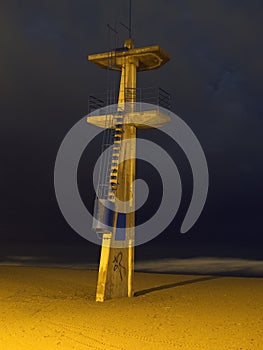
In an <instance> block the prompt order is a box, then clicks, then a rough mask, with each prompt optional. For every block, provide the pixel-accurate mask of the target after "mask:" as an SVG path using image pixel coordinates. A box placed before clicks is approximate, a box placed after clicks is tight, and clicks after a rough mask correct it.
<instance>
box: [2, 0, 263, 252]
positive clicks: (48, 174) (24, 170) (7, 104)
mask: <svg viewBox="0 0 263 350" xmlns="http://www.w3.org/2000/svg"><path fill="white" fill-rule="evenodd" d="M133 7H134V11H133V32H134V38H135V45H136V46H138V47H139V46H147V45H154V44H158V45H160V46H161V47H162V48H163V49H165V50H166V51H167V52H168V53H169V54H170V56H171V61H170V62H169V63H168V64H166V65H165V66H164V67H162V68H161V69H160V70H156V71H152V72H144V73H140V76H139V78H138V79H139V84H140V86H161V87H163V88H164V89H165V90H168V91H169V92H170V93H171V95H172V100H173V111H174V113H176V114H178V115H179V116H180V117H181V118H182V119H183V120H184V121H185V122H186V123H187V124H188V125H189V126H190V127H191V128H192V130H193V131H194V133H195V134H196V136H197V137H198V139H199V141H200V143H201V145H202V147H203V149H204V152H205V154H206V157H207V162H208V167H209V174H210V187H209V194H208V199H207V202H206V206H205V208H204V211H203V213H202V215H201V217H200V218H199V220H198V222H197V223H196V225H195V226H194V227H193V228H192V229H191V230H190V231H189V233H187V234H186V235H183V236H182V235H180V233H179V229H180V224H181V222H182V219H183V215H184V213H185V211H186V210H187V205H188V204H189V199H190V195H191V189H192V188H191V186H192V185H191V174H190V168H189V166H188V165H187V161H186V159H185V158H184V155H183V154H182V152H181V150H180V149H179V147H177V146H176V145H175V144H173V143H172V142H170V141H169V140H166V141H165V142H164V143H165V147H166V148H167V149H168V150H169V151H170V153H171V154H172V155H173V157H174V159H176V160H177V165H178V168H179V170H180V167H181V170H180V173H181V177H182V181H183V193H184V196H183V201H182V206H181V208H180V210H179V213H178V215H177V217H176V218H175V220H174V222H173V223H172V224H171V225H170V226H169V227H168V228H167V230H166V231H165V232H164V233H163V234H162V235H161V236H159V237H158V238H157V239H156V240H155V242H152V243H151V244H152V245H154V244H155V245H162V246H173V247H174V250H176V247H180V246H183V247H184V249H187V247H189V249H190V250H193V249H194V247H200V246H202V247H203V246H204V247H209V248H207V251H205V249H204V251H202V253H204V254H209V253H210V252H211V250H209V249H212V248H213V247H214V248H213V249H214V250H216V248H217V249H221V252H219V253H218V251H217V253H218V254H221V255H231V254H233V255H235V254H236V255H238V252H235V249H236V247H243V248H242V249H243V250H242V251H243V252H244V251H245V250H246V249H248V250H249V251H250V252H251V251H253V250H254V251H255V252H260V251H262V249H261V248H262V243H263V234H262V233H263V230H262V195H263V182H262V179H263V165H262V151H263V138H262V130H263V117H262V115H263V113H262V112H263V108H262V77H263V45H262V43H263V41H262V23H263V18H262V17H263V16H262V14H263V3H262V1H260V0H253V1H249V0H246V1H245V0H238V1H237V0H220V1H219V0H217V1H216V0H200V1H196V0H191V1H190V0H189V1H179V0H178V1H169V0H166V1H164V0H163V1H156V0H143V1H139V0H134V5H133ZM0 18H1V19H0V27H1V30H0V38H1V49H0V52H1V54H0V63H1V64H0V69H1V84H0V89H1V103H0V110H1V119H0V120H1V127H0V133H1V135H0V140H1V147H0V156H1V158H0V159H1V173H0V174H1V182H0V193H1V199H0V206H1V207H0V209H1V222H0V244H1V243H2V244H7V243H8V244H9V245H14V246H15V245H19V244H35V245H42V244H47V245H53V244H61V245H63V244H74V245H82V246H83V245H85V246H87V247H91V249H93V248H94V249H97V248H95V246H94V245H92V244H91V243H89V242H86V241H85V240H84V239H83V238H81V237H80V236H79V235H78V234H77V233H75V232H74V231H73V230H72V229H71V228H70V227H69V226H68V224H67V223H66V221H65V220H64V218H63V216H62V214H61V213H60V210H59V208H58V205H57V203H56V198H55V193H54V185H53V170H54V163H55V159H56V154H57V151H58V148H59V146H60V143H61V141H62V140H63V138H64V136H65V135H66V133H67V132H68V130H69V129H70V128H71V127H72V126H73V125H74V124H75V123H76V122H77V121H78V120H79V119H80V118H81V117H83V116H85V115H86V114H88V95H89V94H90V93H93V92H97V91H98V92H103V91H104V90H105V89H106V81H107V80H106V79H107V77H106V75H107V73H106V71H104V70H101V69H99V68H98V67H97V66H95V65H93V64H92V63H90V62H87V60H86V56H87V55H88V54H91V53H98V52H104V51H107V49H108V48H109V46H112V42H113V38H112V36H111V40H110V41H111V43H110V42H109V35H108V30H107V23H109V24H111V25H112V26H114V25H115V22H116V23H118V22H119V21H121V22H124V23H127V19H128V1H124V0H111V1H106V0H104V1H102V0H98V1H88V0H85V1H84V0H76V1H65V0H63V1H62V0H56V1H50V0H45V1H33V0H32V1H29V0H24V1H18V0H17V1H15V0H13V1H7V0H6V1H1V4H0ZM117 29H118V31H119V36H118V40H119V46H122V43H123V40H124V39H125V38H126V36H127V33H126V31H125V29H124V28H123V27H121V26H120V25H118V26H117ZM114 79H117V75H116V74H115V78H114ZM153 134H154V131H153ZM149 137H151V136H149ZM157 137H159V138H160V143H162V142H163V140H161V136H158V135H157ZM96 152H97V149H96V145H94V154H92V155H91V154H89V155H86V156H85V155H84V156H83V159H82V160H81V164H80V168H79V172H80V174H79V186H80V191H81V195H82V197H83V198H84V201H85V193H89V191H91V184H90V181H89V179H90V178H89V177H90V175H88V170H89V169H90V164H92V162H93V161H94V159H95V157H96ZM144 166H145V168H144ZM143 174H144V177H145V178H146V179H147V177H149V174H151V167H150V166H149V165H147V164H142V163H140V164H138V176H141V175H143ZM151 181H152V182H151ZM155 181H157V186H156V184H155ZM156 188H158V176H157V175H156V176H155V177H154V178H153V179H152V180H150V190H151V198H152V200H153V203H154V205H157V204H158V198H157V199H156V198H155V199H154V198H153V197H155V193H156V197H158V195H159V192H158V190H156ZM155 190H156V192H154V191H155ZM153 194H154V195H153ZM86 204H87V206H88V207H89V208H91V207H92V203H91V202H89V201H88V202H87V203H86ZM150 207H151V206H149V205H148V209H147V206H146V210H145V213H144V215H145V217H147V215H148V214H149V212H148V211H149V210H150ZM151 244H150V243H149V244H148V245H145V246H144V247H143V248H141V249H151ZM147 247H148V248H147ZM211 247H212V248H211ZM218 247H220V248H218ZM208 250H209V251H208ZM164 251H165V250H164ZM175 254H176V253H175ZM242 254H243V253H242ZM164 255H165V254H164ZM257 256H259V253H257ZM261 257H262V256H261Z"/></svg>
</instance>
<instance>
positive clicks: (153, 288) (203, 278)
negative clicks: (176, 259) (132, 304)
mask: <svg viewBox="0 0 263 350" xmlns="http://www.w3.org/2000/svg"><path fill="white" fill-rule="evenodd" d="M217 278H220V276H206V277H198V278H193V279H191V280H186V281H181V282H175V283H169V284H164V285H162V286H157V287H152V288H148V289H143V290H139V291H138V292H135V293H134V296H135V297H139V296H141V295H145V294H148V293H151V292H156V291H158V290H163V289H169V288H174V287H180V286H185V285H187V284H192V283H198V282H205V281H209V280H214V279H217Z"/></svg>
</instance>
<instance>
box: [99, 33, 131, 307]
mask: <svg viewBox="0 0 263 350" xmlns="http://www.w3.org/2000/svg"><path fill="white" fill-rule="evenodd" d="M125 46H127V47H129V48H132V47H134V44H133V40H132V39H128V40H126V42H125ZM136 73H137V61H136V59H135V58H134V57H132V56H128V57H125V58H124V61H123V66H122V73H121V80H120V89H119V99H118V105H119V110H120V111H123V110H124V109H125V108H126V102H128V103H130V102H131V104H130V105H129V107H130V108H131V109H133V106H132V102H136ZM129 89H130V91H131V94H130V96H129V98H128V99H127V96H126V91H127V90H129ZM127 100H128V101H127ZM124 119H125V116H124ZM122 141H123V143H122V144H121V151H120V157H119V162H120V165H119V168H118V187H117V191H116V197H117V198H118V199H119V200H120V201H124V202H126V207H127V208H128V212H127V213H126V215H125V214H124V215H125V216H124V217H125V223H124V225H125V238H124V240H123V241H118V244H119V245H120V247H119V248H115V247H113V242H114V240H115V239H116V226H117V223H118V221H119V220H118V219H119V217H122V215H123V213H118V206H117V205H116V213H115V220H114V221H115V222H114V226H115V229H114V230H113V233H112V234H111V233H109V234H106V233H105V234H104V235H103V241H102V249H101V260H100V269H99V277H98V285H97V294H96V300H97V301H104V300H106V299H112V298H117V297H127V296H129V297H132V296H133V274H134V226H135V213H134V210H135V193H134V191H135V188H134V186H133V184H134V181H135V162H136V127H135V126H133V125H129V124H125V122H124V124H123V134H122ZM125 158H126V159H127V160H124V159H125ZM119 212H121V210H119Z"/></svg>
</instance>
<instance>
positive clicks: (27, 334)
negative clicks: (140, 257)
mask: <svg viewBox="0 0 263 350" xmlns="http://www.w3.org/2000/svg"><path fill="white" fill-rule="evenodd" d="M96 278H97V273H96V272H95V271H85V270H70V269H62V268H44V267H40V268H37V267H6V266H0V311H1V312H0V349H1V350H11V349H18V350H22V349H26V350H31V349H34V350H38V349H45V350H46V349H48V350H49V349H51V350H53V349H81V350H82V349H94V350H107V349H110V350H114V349H123V350H124V349H132V350H143V349H151V350H154V349H158V350H160V349H165V350H166V349H167V350H169V349H195V350H197V349H202V350H205V349H209V350H223V349H227V350H231V349H235V350H237V349H239V350H240V349H243V350H248V349H256V350H260V349H263V279H262V278H258V279H256V278H237V277H235V278H233V277H209V276H189V275H188V276H184V275H160V274H159V275H158V274H145V273H136V274H135V292H136V295H137V296H136V297H134V298H131V299H126V298H124V299H118V300H111V301H107V302H105V303H96V302H95V301H94V297H95V286H96Z"/></svg>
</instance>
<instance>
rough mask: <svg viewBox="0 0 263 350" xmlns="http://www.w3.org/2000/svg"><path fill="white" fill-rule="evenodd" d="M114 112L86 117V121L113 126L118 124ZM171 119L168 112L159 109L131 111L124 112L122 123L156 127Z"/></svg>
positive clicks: (139, 127)
mask: <svg viewBox="0 0 263 350" xmlns="http://www.w3.org/2000/svg"><path fill="white" fill-rule="evenodd" d="M116 117H117V116H116V115H115V114H106V115H99V116H89V117H87V122H88V123H90V124H93V125H96V126H98V127H100V128H104V129H107V128H114V127H115V125H116V124H118V122H117V120H116ZM170 120H171V118H170V116H169V115H168V114H165V113H163V112H161V111H160V110H153V111H145V112H132V113H127V114H125V116H124V118H123V122H124V124H128V125H133V126H135V127H136V128H138V129H147V128H158V127H161V126H162V125H164V124H166V123H168V122H169V121H170Z"/></svg>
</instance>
